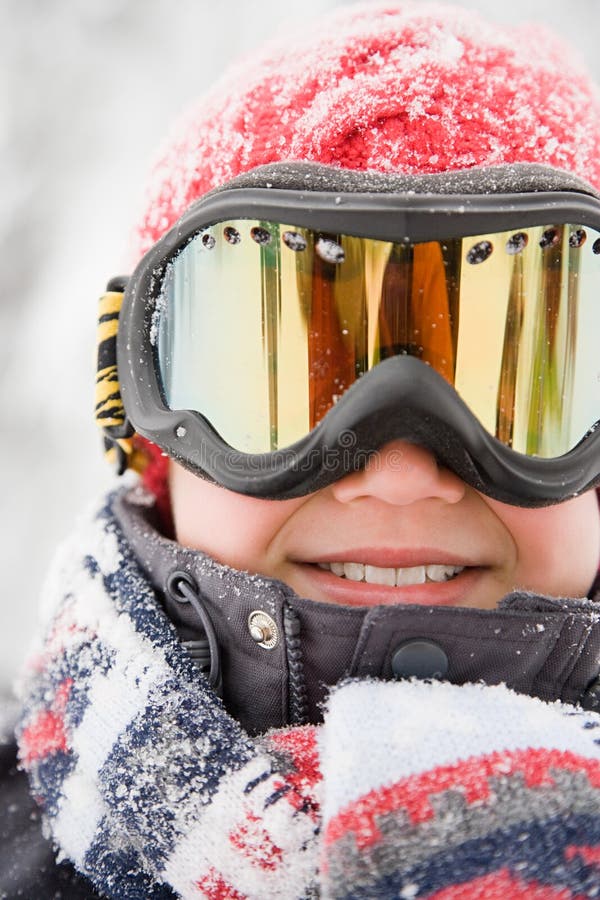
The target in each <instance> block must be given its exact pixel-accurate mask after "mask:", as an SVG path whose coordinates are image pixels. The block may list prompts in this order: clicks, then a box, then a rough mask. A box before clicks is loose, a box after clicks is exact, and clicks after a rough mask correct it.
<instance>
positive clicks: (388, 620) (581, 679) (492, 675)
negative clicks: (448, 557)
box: [114, 488, 600, 733]
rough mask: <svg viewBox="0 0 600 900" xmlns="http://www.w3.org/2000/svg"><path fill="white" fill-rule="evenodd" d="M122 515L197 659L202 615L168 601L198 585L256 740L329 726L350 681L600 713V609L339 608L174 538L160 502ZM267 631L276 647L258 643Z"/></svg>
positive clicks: (531, 601)
mask: <svg viewBox="0 0 600 900" xmlns="http://www.w3.org/2000/svg"><path fill="white" fill-rule="evenodd" d="M114 511H115V514H116V517H117V519H118V521H119V523H120V525H121V528H122V529H123V531H124V533H125V536H126V538H127V540H128V541H129V543H130V544H131V546H132V549H133V551H134V553H135V556H136V558H137V560H138V562H139V564H140V566H141V567H142V569H143V570H144V573H145V575H146V577H147V578H148V580H149V581H150V583H151V584H152V586H153V587H154V589H155V590H156V592H157V595H158V597H159V598H160V601H161V602H162V604H163V606H164V609H165V612H166V614H167V616H168V617H169V618H170V619H171V621H172V622H173V624H174V625H175V627H176V629H177V632H178V635H179V637H180V639H181V640H182V641H183V642H184V643H185V644H186V645H187V646H188V647H189V648H190V650H191V652H192V654H193V653H194V643H193V642H198V640H200V639H202V638H203V637H204V630H203V628H202V626H201V624H200V621H199V618H198V615H197V612H196V611H195V610H194V608H193V606H192V605H191V604H190V603H181V602H179V601H178V600H177V599H175V598H174V597H173V596H172V594H171V593H170V592H169V591H167V590H166V589H165V585H166V584H167V581H168V579H169V576H170V575H172V573H174V572H176V571H179V572H184V573H187V575H188V576H191V578H192V581H193V583H195V585H196V586H197V589H198V594H199V597H200V601H201V604H202V606H203V608H204V609H205V611H206V613H207V614H208V616H209V618H210V620H211V622H212V624H213V627H214V631H215V635H216V640H217V643H218V646H219V652H220V657H221V669H222V680H223V686H222V692H223V699H224V701H225V704H226V706H227V708H228V710H229V711H230V713H231V714H232V715H234V716H235V717H236V718H237V719H238V720H239V721H240V722H241V723H242V725H243V726H244V727H245V728H246V729H247V730H248V731H249V732H250V733H257V732H261V731H265V730H266V729H268V728H272V727H280V726H283V725H286V724H298V723H302V722H305V721H309V722H318V721H320V720H321V705H322V703H323V701H324V700H325V698H326V696H327V693H328V688H329V687H330V686H331V685H333V684H336V683H337V682H339V681H340V680H342V679H343V678H344V677H346V676H350V677H375V678H384V679H390V678H394V677H408V676H410V675H417V676H420V677H442V678H444V679H446V680H448V681H450V682H453V683H456V684H463V683H465V682H477V681H484V682H485V683H487V684H498V683H501V682H504V683H506V684H507V685H508V686H509V687H511V688H513V689H514V690H515V691H517V692H519V693H525V694H529V695H532V696H538V697H540V698H541V699H543V700H549V701H552V700H556V699H560V700H563V701H565V702H568V703H577V702H580V701H581V699H582V697H584V696H587V699H586V700H585V701H584V702H586V703H587V704H588V705H590V704H591V705H594V704H595V703H596V700H595V694H594V693H593V691H592V692H591V693H590V692H589V688H590V685H593V683H594V681H595V679H597V677H598V672H599V669H600V664H599V662H598V660H600V607H598V606H596V604H595V603H594V602H593V600H591V599H584V600H574V599H565V598H554V597H544V596H538V595H535V594H532V593H527V592H522V591H516V592H513V593H511V594H508V595H507V596H506V597H504V598H503V600H502V601H501V602H500V604H499V606H498V608H497V609H495V610H481V609H467V608H445V607H423V606H398V607H390V606H385V607H383V606H381V607H373V608H353V607H352V608H351V607H343V606H333V605H331V604H326V603H319V602H316V601H313V600H308V599H305V598H301V597H299V596H298V595H297V594H295V593H294V591H292V590H291V588H289V587H288V586H287V585H285V584H283V583H282V582H280V581H277V580H275V579H270V578H266V577H263V576H258V575H249V574H248V573H247V572H240V571H236V570H234V569H231V568H229V567H227V566H223V565H220V564H219V563H217V562H215V561H214V560H213V559H211V558H210V557H208V556H207V555H206V554H204V553H201V552H199V551H196V550H191V549H189V548H185V547H182V546H181V545H179V544H177V543H176V542H175V541H172V540H169V539H168V538H165V537H163V536H162V535H161V533H160V531H159V530H158V528H157V521H156V512H155V508H154V505H153V498H152V497H151V496H149V495H148V494H146V493H145V492H143V491H142V490H141V489H140V488H134V489H133V490H130V491H128V492H127V493H125V492H123V493H121V494H119V495H117V497H116V500H115V505H114ZM595 588H596V585H594V588H593V590H595ZM592 596H593V597H594V599H596V600H597V599H600V598H599V596H598V594H597V593H594V594H593V595H592ZM259 613H261V614H262V618H261V616H257V614H259ZM265 623H266V628H267V632H268V631H269V630H270V632H271V639H270V640H268V641H267V642H266V643H269V644H272V646H265V642H262V643H261V642H257V640H256V638H257V636H258V637H260V628H261V627H262V628H264V627H265ZM269 623H271V624H269ZM253 625H254V638H253V636H252V634H253V628H252V626H253ZM257 626H258V631H257ZM263 633H264V632H263ZM197 646H198V645H197V643H196V647H197ZM586 691H587V692H588V694H587V695H586ZM590 698H591V699H590Z"/></svg>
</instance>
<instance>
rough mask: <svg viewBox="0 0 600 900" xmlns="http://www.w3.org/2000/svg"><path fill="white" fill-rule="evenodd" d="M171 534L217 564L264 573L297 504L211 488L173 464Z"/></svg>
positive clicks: (170, 479) (171, 471) (266, 572)
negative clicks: (258, 498)
mask: <svg viewBox="0 0 600 900" xmlns="http://www.w3.org/2000/svg"><path fill="white" fill-rule="evenodd" d="M169 489H170V493H171V506H172V510H173V521H174V524H175V535H176V538H177V541H178V542H179V543H180V544H183V546H185V547H192V548H193V549H195V550H203V551H204V552H205V553H208V555H209V556H212V557H213V559H216V560H217V561H218V562H221V563H224V564H225V565H228V566H232V567H233V568H234V569H243V570H248V571H251V572H263V573H264V574H268V569H269V560H268V556H269V547H270V544H271V543H272V541H273V539H274V537H275V536H276V535H277V534H278V533H279V530H280V529H281V528H282V527H283V525H284V524H285V523H286V522H287V520H288V519H289V517H290V516H291V515H292V514H293V512H294V511H295V510H296V508H297V507H298V505H299V504H300V503H301V500H285V501H277V500H257V499H256V498H255V497H245V496H243V495H242V494H236V493H234V492H233V491H227V490H225V488H222V487H219V486H218V485H215V484H211V483H210V482H208V481H204V480H203V479H202V478H198V477H197V476H196V475H193V474H192V473H191V472H188V471H187V470H186V469H183V468H182V467H181V466H179V465H177V464H176V463H171V464H170V468H169Z"/></svg>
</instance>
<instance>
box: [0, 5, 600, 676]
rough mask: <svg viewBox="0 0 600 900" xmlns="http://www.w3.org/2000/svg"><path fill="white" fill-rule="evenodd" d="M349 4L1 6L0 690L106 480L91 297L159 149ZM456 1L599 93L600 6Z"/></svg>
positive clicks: (116, 260)
mask: <svg viewBox="0 0 600 900" xmlns="http://www.w3.org/2000/svg"><path fill="white" fill-rule="evenodd" d="M457 2H459V3H460V0H457ZM347 5H348V3H345V2H343V0H339V2H336V0H327V2H321V0H289V2H287V3H286V2H281V0H261V2H257V3H252V2H244V0H239V2H237V0H229V2H225V3H214V2H205V0H176V2H173V0H87V2H85V3H76V2H73V0H0V51H1V52H0V184H1V190H0V211H1V215H0V248H1V255H0V259H1V260H2V279H1V281H0V397H1V404H0V409H1V410H2V416H1V417H0V479H1V482H0V491H1V493H0V496H1V502H2V526H1V527H2V531H1V534H2V540H1V541H0V554H1V560H0V571H1V572H2V575H3V579H2V580H3V590H2V593H1V594H0V694H2V693H3V692H4V693H5V692H7V691H8V690H9V687H10V683H11V680H12V678H13V676H14V673H15V671H16V670H17V668H18V666H19V664H20V662H21V660H22V658H23V656H24V654H25V652H26V649H27V646H28V642H29V640H30V636H31V633H32V631H33V628H34V623H35V620H36V606H37V602H38V595H39V590H40V586H41V582H42V579H43V576H44V572H45V570H46V568H47V566H48V563H49V561H50V558H51V555H52V552H53V548H54V547H55V545H56V543H57V541H58V540H59V539H60V538H62V537H64V536H65V535H66V534H68V532H69V531H70V530H71V529H72V527H73V525H74V522H75V520H76V517H77V515H78V513H80V512H81V510H82V509H84V508H85V506H86V505H88V504H89V503H90V501H92V500H93V499H94V498H95V497H97V496H98V495H99V494H100V492H101V491H103V490H104V489H106V487H108V486H109V484H110V483H111V481H112V476H111V473H110V471H109V470H108V468H107V467H106V466H105V464H104V462H103V460H102V455H101V452H100V440H99V437H98V435H97V433H96V429H95V426H94V423H93V415H92V407H93V375H94V351H95V335H94V331H95V312H96V301H97V296H98V295H99V293H100V292H101V291H102V290H103V288H104V286H105V283H106V281H107V279H108V278H109V277H110V276H112V275H114V274H118V273H120V272H121V271H122V270H123V266H124V261H125V260H126V258H127V248H128V241H129V233H130V226H131V224H132V222H133V221H135V217H136V215H137V211H138V209H139V207H140V204H141V198H142V188H143V182H144V177H145V173H146V172H147V168H148V163H149V160H150V158H151V156H152V154H153V151H154V150H155V148H156V145H157V143H158V142H159V141H160V140H161V138H162V137H163V136H164V133H165V130H166V129H167V127H168V125H169V124H170V123H171V121H172V120H173V118H174V117H175V116H176V114H177V113H178V112H179V111H180V110H181V108H182V107H184V106H185V105H186V103H187V102H189V101H191V100H193V99H195V98H197V97H198V96H199V95H200V94H201V93H202V92H203V90H205V89H206V88H207V87H208V86H209V85H210V84H211V83H212V82H213V81H214V80H215V79H216V78H218V77H219V76H220V75H221V73H222V72H223V70H224V68H225V67H226V66H227V65H228V63H229V62H231V61H232V60H234V59H235V58H236V57H238V56H239V55H240V54H241V53H244V52H246V51H248V50H251V49H252V48H253V47H255V46H256V45H257V44H258V43H260V42H261V41H262V40H264V39H265V38H267V37H271V36H273V35H274V34H276V33H277V32H278V31H280V30H281V29H285V28H287V29H289V28H290V27H291V28H293V27H294V25H295V24H296V23H297V22H298V21H303V22H304V21H305V20H307V19H310V18H312V19H314V18H318V16H319V15H320V14H321V13H323V12H325V11H326V10H328V9H331V8H333V7H343V6H347ZM461 5H463V6H466V7H468V8H470V9H477V10H478V11H480V12H482V13H484V14H485V15H487V16H488V17H489V18H491V19H494V20H496V21H500V22H516V21H524V20H535V21H541V22H544V23H545V24H547V25H549V26H551V27H553V28H555V29H556V30H558V31H559V32H560V33H561V34H562V35H563V37H565V38H566V39H568V40H570V41H571V43H573V44H575V45H576V46H577V47H578V48H579V50H580V52H581V55H582V56H583V58H584V60H585V61H586V63H587V65H588V67H589V68H590V69H591V70H592V72H593V74H594V75H595V78H596V81H598V82H600V55H599V54H598V49H597V48H598V39H599V38H600V3H599V2H598V0H578V2H577V3H576V4H575V3H571V4H568V3H566V2H560V3H559V2H551V0H502V2H501V3H499V2H498V0H472V2H469V0H463V2H462V4H461ZM532 53H535V47H532ZM523 89H524V90H526V89H527V87H526V85H525V86H524V88H523Z"/></svg>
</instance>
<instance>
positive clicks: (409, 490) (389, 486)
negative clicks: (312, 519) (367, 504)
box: [332, 441, 466, 506]
mask: <svg viewBox="0 0 600 900" xmlns="http://www.w3.org/2000/svg"><path fill="white" fill-rule="evenodd" d="M465 490H466V485H465V483H464V481H462V480H461V479H460V478H459V477H458V475H455V474H454V472H451V471H450V470H449V469H444V468H442V467H440V466H439V465H438V463H437V461H436V459H435V456H434V455H433V453H431V452H430V451H429V450H426V449H425V447H420V446H418V445H417V444H411V443H409V442H408V441H392V442H390V443H389V444H386V445H385V447H383V448H382V449H381V450H379V451H378V452H377V453H376V454H375V455H374V456H373V457H372V458H371V459H370V460H369V463H368V464H367V466H366V467H365V468H364V469H362V470H361V471H360V472H353V473H352V474H351V475H346V477H345V478H342V479H341V480H340V481H338V482H336V483H335V484H334V485H333V486H332V491H333V495H334V497H335V499H336V500H338V501H339V502H340V503H351V502H352V501H353V500H358V499H359V498H362V497H375V498H377V499H379V500H382V501H383V502H384V503H390V504H393V505H397V506H406V505H408V504H409V503H415V502H416V501H418V500H425V499H428V498H438V499H440V500H445V501H446V503H458V502H459V501H460V500H462V498H463V497H464V495H465Z"/></svg>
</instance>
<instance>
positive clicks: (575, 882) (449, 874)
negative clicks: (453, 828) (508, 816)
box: [332, 814, 600, 900]
mask: <svg viewBox="0 0 600 900" xmlns="http://www.w3.org/2000/svg"><path fill="white" fill-rule="evenodd" d="M598 844H600V817H598V816H597V815H583V814H581V815H566V816H557V817H556V818H551V819H547V820H545V821H543V822H522V823H519V824H517V825H515V826H514V827H513V828H510V829H506V830H502V831H496V832H493V833H491V834H488V835H486V836H485V837H484V838H474V839H473V840H470V841H465V842H464V843H463V844H460V845H458V846H452V847H449V848H447V849H445V850H442V851H441V852H439V853H436V854H435V855H434V856H432V857H430V858H429V859H428V860H427V861H425V862H423V863H420V864H419V865H418V866H414V867H413V868H411V869H403V868H402V866H401V865H400V866H398V868H396V869H395V871H393V872H391V873H389V874H387V875H384V876H383V877H381V878H379V879H377V881H375V882H369V883H368V885H366V884H365V885H364V886H362V885H361V886H359V885H355V886H354V887H353V888H352V889H351V890H350V891H349V892H348V893H336V892H335V888H334V889H333V894H332V896H334V897H336V900H365V898H366V897H373V898H375V897H396V896H401V894H400V892H401V891H402V889H403V887H405V886H406V885H407V884H410V885H411V886H414V887H412V888H411V897H415V898H425V897H428V896H430V895H431V894H434V893H436V892H437V891H440V890H442V889H443V888H449V887H452V886H456V874H457V872H460V874H461V880H462V882H464V883H466V884H468V883H469V882H470V881H473V880H474V879H476V878H481V877H483V876H485V875H490V874H492V873H494V872H496V871H499V870H500V869H508V870H509V871H510V872H511V874H512V875H513V877H514V878H515V879H518V880H520V881H521V882H524V883H525V884H527V883H528V882H537V883H538V884H540V885H545V886H548V887H552V888H555V889H558V888H562V889H565V888H567V889H569V890H572V891H573V892H574V893H575V894H577V896H580V897H586V896H589V897H597V896H598V887H599V885H600V872H599V871H598V868H597V867H596V866H588V865H585V863H583V861H582V860H581V858H580V857H578V856H574V857H573V859H571V860H567V859H566V857H565V850H566V849H567V847H569V846H573V845H574V846H586V845H587V846H589V845H591V846H595V845H598ZM413 890H414V893H413Z"/></svg>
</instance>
